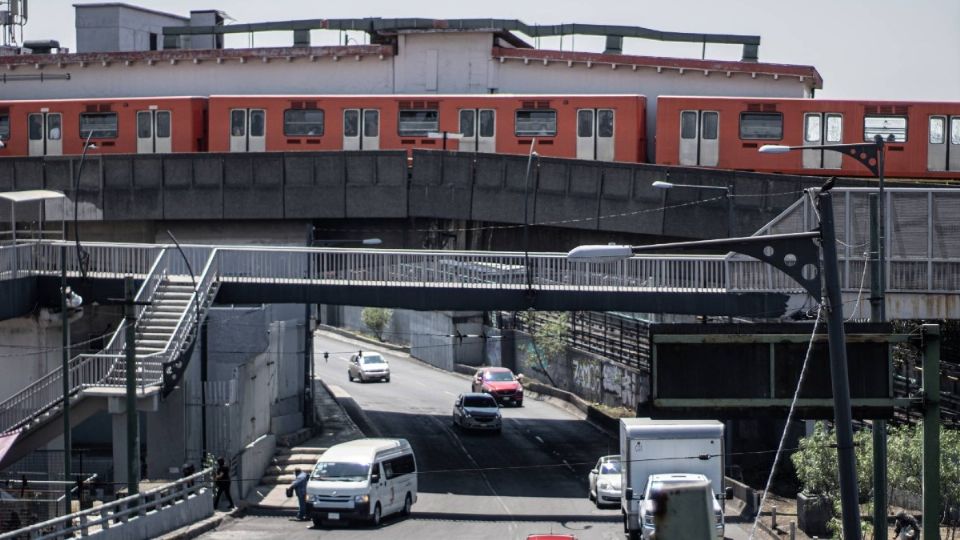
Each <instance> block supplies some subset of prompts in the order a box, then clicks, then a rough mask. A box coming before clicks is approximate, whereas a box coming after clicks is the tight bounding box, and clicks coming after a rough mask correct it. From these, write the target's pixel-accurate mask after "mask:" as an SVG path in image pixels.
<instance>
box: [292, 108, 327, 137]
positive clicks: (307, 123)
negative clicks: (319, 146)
mask: <svg viewBox="0 0 960 540" xmlns="http://www.w3.org/2000/svg"><path fill="white" fill-rule="evenodd" d="M283 134H284V135H288V136H293V137H300V136H306V137H321V136H323V109H288V110H286V111H283Z"/></svg>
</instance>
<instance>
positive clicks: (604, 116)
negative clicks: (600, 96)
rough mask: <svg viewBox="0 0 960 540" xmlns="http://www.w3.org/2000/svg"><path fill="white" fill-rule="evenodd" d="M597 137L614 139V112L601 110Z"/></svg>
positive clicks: (598, 116)
mask: <svg viewBox="0 0 960 540" xmlns="http://www.w3.org/2000/svg"><path fill="white" fill-rule="evenodd" d="M597 137H613V111H612V110H610V109H600V110H598V111H597Z"/></svg>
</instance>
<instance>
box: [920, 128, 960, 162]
mask: <svg viewBox="0 0 960 540" xmlns="http://www.w3.org/2000/svg"><path fill="white" fill-rule="evenodd" d="M928 125H929V128H930V130H929V135H928V138H927V169H928V170H930V171H960V116H946V115H936V116H931V117H930V118H929V124H928Z"/></svg>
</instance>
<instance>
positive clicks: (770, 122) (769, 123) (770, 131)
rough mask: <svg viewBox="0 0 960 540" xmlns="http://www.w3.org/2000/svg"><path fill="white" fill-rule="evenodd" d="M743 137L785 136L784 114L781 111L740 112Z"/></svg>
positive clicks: (741, 135) (776, 137)
mask: <svg viewBox="0 0 960 540" xmlns="http://www.w3.org/2000/svg"><path fill="white" fill-rule="evenodd" d="M740 138H741V139H768V140H777V139H782V138H783V114H781V113H757V112H745V113H740Z"/></svg>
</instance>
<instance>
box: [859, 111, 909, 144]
mask: <svg viewBox="0 0 960 540" xmlns="http://www.w3.org/2000/svg"><path fill="white" fill-rule="evenodd" d="M877 135H880V136H881V137H883V140H885V141H887V142H907V117H906V116H867V117H865V118H864V119H863V140H865V141H873V140H874V138H876V136H877Z"/></svg>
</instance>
